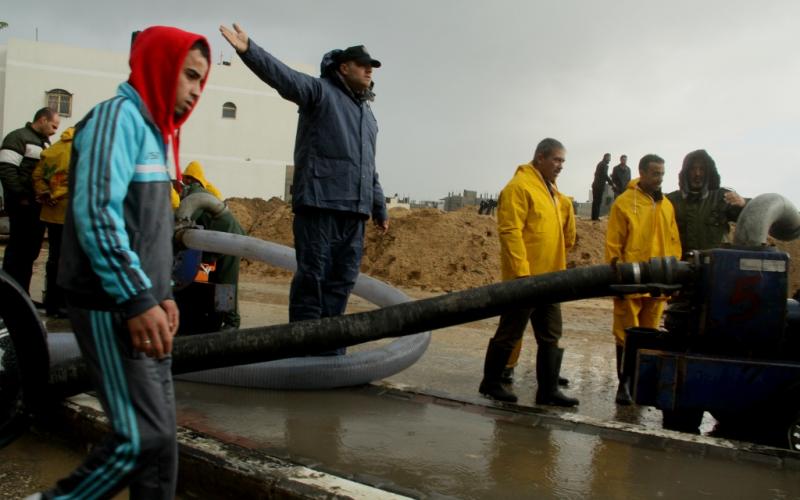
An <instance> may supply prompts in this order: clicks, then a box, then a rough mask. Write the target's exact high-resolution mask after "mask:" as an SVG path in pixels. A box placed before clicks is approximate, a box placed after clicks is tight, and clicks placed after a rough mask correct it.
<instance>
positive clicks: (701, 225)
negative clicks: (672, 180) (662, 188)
mask: <svg viewBox="0 0 800 500" xmlns="http://www.w3.org/2000/svg"><path fill="white" fill-rule="evenodd" d="M719 184H720V178H719V173H718V172H717V165H716V163H714V159H713V158H711V156H710V155H709V154H708V153H707V152H706V151H705V150H704V149H698V150H697V151H692V152H691V153H689V154H688V155H686V157H685V158H684V159H683V166H682V167H681V173H680V176H679V186H680V189H678V190H677V191H673V192H671V193H670V194H668V195H667V198H668V199H669V201H670V202H671V203H672V206H674V207H675V218H676V220H677V221H678V229H679V230H680V234H681V246H682V247H683V251H684V252H688V251H690V250H707V249H709V248H716V247H718V246H719V245H720V244H721V243H722V242H723V241H724V240H725V237H726V236H727V235H728V231H729V230H730V225H729V223H730V222H735V221H736V219H738V218H739V214H740V213H741V212H742V207H744V206H745V204H746V200H745V199H744V198H742V197H741V196H739V195H738V194H737V193H736V192H735V191H731V190H728V189H725V188H721V187H720V186H719Z"/></svg>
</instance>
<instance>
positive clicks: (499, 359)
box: [478, 340, 517, 403]
mask: <svg viewBox="0 0 800 500" xmlns="http://www.w3.org/2000/svg"><path fill="white" fill-rule="evenodd" d="M510 354H511V349H506V348H503V347H500V346H498V345H497V344H495V343H494V342H492V341H491V340H490V341H489V346H488V347H487V348H486V360H485V361H484V363H483V380H482V381H481V385H480V387H479V388H478V391H480V393H481V394H483V395H484V396H488V397H490V398H492V399H496V400H498V401H505V402H508V403H516V402H517V396H516V394H514V393H513V392H511V391H510V390H508V389H506V388H505V387H503V383H502V380H501V376H502V373H503V369H504V368H505V367H506V363H507V362H508V356H509V355H510Z"/></svg>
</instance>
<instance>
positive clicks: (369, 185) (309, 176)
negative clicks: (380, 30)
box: [220, 24, 389, 354]
mask: <svg viewBox="0 0 800 500" xmlns="http://www.w3.org/2000/svg"><path fill="white" fill-rule="evenodd" d="M220 32H221V33H222V36H223V37H224V38H225V39H226V40H227V41H228V43H230V44H231V46H233V48H234V49H236V52H237V53H238V54H239V57H241V58H242V61H244V63H245V64H246V65H247V67H248V68H250V69H251V70H252V71H253V73H255V74H256V76H258V77H259V78H261V79H262V80H263V81H264V82H266V83H267V85H269V86H270V87H272V88H274V89H275V90H277V91H278V93H279V94H280V95H281V97H283V98H284V99H287V100H289V101H292V102H294V103H295V104H297V105H298V106H299V108H300V110H299V114H300V116H299V119H298V122H297V138H296V140H295V149H294V162H295V169H294V178H293V179H292V210H293V211H294V225H293V228H292V229H293V232H294V244H295V252H296V255H297V271H296V272H295V275H294V278H293V279H292V286H291V291H290V293H289V321H300V320H306V319H317V318H325V317H330V316H338V315H340V314H343V313H344V311H345V308H346V307H347V299H348V297H349V296H350V291H351V290H352V289H353V286H354V285H355V281H356V278H357V277H358V270H359V267H360V265H361V255H362V252H363V243H364V227H365V221H366V220H367V219H369V218H370V217H372V220H373V222H374V223H375V225H376V227H377V228H378V230H379V231H381V232H386V231H387V230H388V229H389V218H388V214H387V211H386V199H385V198H384V196H383V190H382V189H381V185H380V182H379V181H378V173H377V172H376V171H375V140H376V136H377V134H378V123H377V121H376V120H375V116H374V115H373V114H372V109H371V108H370V104H369V103H370V102H371V101H372V100H374V98H375V94H373V93H372V87H373V85H374V84H373V82H372V70H373V68H379V67H380V66H381V63H380V62H379V61H376V60H375V59H373V58H372V57H371V56H370V55H369V52H367V50H366V48H364V46H363V45H357V46H354V47H349V48H347V49H345V50H339V49H336V50H332V51H330V52H328V53H327V54H325V55H324V56H323V57H322V62H321V64H320V73H321V74H320V78H314V77H312V76H309V75H307V74H305V73H301V72H299V71H295V70H293V69H291V68H289V67H288V66H286V65H285V64H284V63H282V62H281V61H279V60H278V59H276V58H275V57H274V56H272V55H271V54H269V53H268V52H266V51H265V50H264V49H262V48H261V47H259V46H258V45H257V44H256V43H255V42H253V41H252V40H250V39H249V38H248V36H247V33H245V32H244V30H242V29H241V28H240V27H239V25H237V24H234V25H233V30H231V29H229V28H228V27H226V26H220ZM342 353H344V349H340V350H339V351H336V352H335V353H324V354H342Z"/></svg>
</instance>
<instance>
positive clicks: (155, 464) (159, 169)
mask: <svg viewBox="0 0 800 500" xmlns="http://www.w3.org/2000/svg"><path fill="white" fill-rule="evenodd" d="M209 54H210V49H209V46H208V42H207V41H206V39H205V38H204V37H202V36H201V35H196V34H193V33H187V32H185V31H182V30H179V29H177V28H170V27H164V26H157V27H152V28H148V29H146V30H144V31H142V32H141V33H139V34H138V36H137V37H136V39H135V41H134V42H133V46H132V47H131V55H130V67H131V73H130V77H129V79H128V81H127V82H125V83H122V84H121V85H120V86H119V88H118V90H117V95H116V97H113V98H112V99H109V100H108V101H105V102H103V103H100V104H98V105H97V106H95V107H94V108H93V109H92V110H91V111H90V112H89V114H87V115H86V117H84V118H83V119H82V120H81V121H80V123H79V124H78V125H77V126H76V129H77V130H76V133H75V137H74V139H73V150H72V160H71V167H70V182H69V192H70V204H69V208H68V210H67V216H66V220H65V224H64V238H63V242H62V253H61V260H60V262H59V276H58V284H59V285H61V286H62V288H64V289H65V291H66V292H67V306H68V309H69V315H70V320H71V322H72V326H73V329H74V331H75V336H76V338H77V340H78V344H79V346H80V349H81V353H82V354H83V358H84V359H85V360H86V365H87V367H88V369H89V372H90V376H91V380H92V381H93V384H94V388H95V390H96V392H97V397H98V398H99V399H100V402H101V403H102V405H103V409H104V410H105V413H106V415H107V417H108V419H109V423H110V426H111V432H109V434H108V435H107V436H106V438H105V439H104V440H103V441H102V442H101V443H100V444H99V445H97V446H96V447H94V448H93V449H92V451H91V453H90V455H89V457H88V458H87V459H86V461H84V463H83V464H82V465H81V466H80V467H78V468H77V469H76V470H75V471H74V472H73V473H72V474H71V475H70V476H68V477H66V478H64V479H62V480H61V481H59V482H58V483H57V485H56V486H55V488H54V489H53V490H50V491H48V492H46V493H44V495H43V496H44V498H110V497H112V496H114V495H115V494H116V493H117V492H119V491H120V490H122V489H123V488H125V487H126V486H128V487H129V489H130V498H137V499H155V498H161V499H168V498H174V496H175V487H176V479H177V463H178V462H177V460H178V450H177V441H176V428H175V399H174V391H173V388H172V375H171V364H172V363H171V357H170V353H171V351H172V338H173V336H174V335H175V332H176V330H177V329H178V309H177V307H176V305H175V302H174V300H173V299H172V290H171V285H170V281H171V276H170V275H171V269H172V236H173V227H174V221H173V214H172V208H171V206H170V185H171V181H170V177H171V176H170V167H168V165H167V164H168V162H167V157H168V156H169V155H168V154H167V149H168V147H169V145H170V144H171V149H172V151H171V153H172V157H173V160H174V163H175V175H176V177H180V175H179V174H180V171H179V170H178V165H179V163H178V162H179V158H178V140H179V131H180V126H181V125H182V124H183V123H184V122H185V121H186V119H187V118H188V117H189V114H190V113H191V111H192V109H193V108H194V107H195V105H196V104H197V100H198V98H199V97H200V93H201V92H202V89H203V86H204V85H205V81H206V78H207V77H208V70H209Z"/></svg>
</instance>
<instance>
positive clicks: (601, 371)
mask: <svg viewBox="0 0 800 500" xmlns="http://www.w3.org/2000/svg"><path fill="white" fill-rule="evenodd" d="M404 291H405V292H406V293H407V294H408V295H410V296H411V297H413V298H415V299H420V298H426V297H430V296H432V295H433V294H430V293H426V292H421V291H418V290H404ZM287 297H288V284H287V283H280V282H263V283H243V284H242V286H241V300H242V304H241V309H242V321H243V326H256V325H264V324H275V323H283V322H286V321H288V312H287V309H286V307H287V304H288V299H287ZM265 303H268V304H269V305H265ZM371 308H373V306H372V304H370V303H369V302H367V301H365V300H363V299H361V298H359V297H353V299H352V300H351V302H350V307H349V309H348V312H358V311H364V310H369V309H371ZM611 312H612V302H611V299H606V298H602V299H590V300H583V301H577V302H570V303H565V304H563V305H562V313H563V318H564V336H563V338H562V341H561V345H562V347H564V349H565V353H564V361H563V364H562V375H563V376H565V377H567V378H568V379H569V380H570V386H569V388H567V389H565V390H564V392H566V393H568V394H570V395H572V396H574V397H577V398H578V399H579V400H580V402H581V404H580V406H579V407H577V408H576V409H573V410H562V411H568V412H576V413H580V414H582V415H586V416H590V417H592V418H596V419H600V420H608V421H621V422H626V423H635V424H641V425H645V426H647V427H652V428H659V427H660V424H661V414H660V412H659V411H657V410H654V409H652V408H639V407H620V406H617V405H616V404H614V395H615V394H616V389H617V378H616V373H615V369H616V368H615V366H616V365H615V364H616V361H615V353H614V341H613V338H612V335H611V321H612V320H611ZM497 322H498V319H497V318H489V319H486V320H482V321H476V322H472V323H467V324H464V325H459V326H455V327H450V328H445V329H442V330H438V331H436V332H434V333H433V335H432V338H431V343H430V346H429V347H428V350H427V351H426V353H425V354H424V356H423V357H422V358H421V359H420V360H419V361H418V362H417V363H416V364H414V365H413V366H411V367H410V368H408V369H407V370H405V371H403V372H401V373H399V374H397V375H394V376H392V377H389V378H388V379H386V380H384V381H383V382H382V383H385V384H389V385H391V386H393V387H398V388H409V389H414V390H417V391H420V392H432V393H437V394H438V393H445V394H447V395H449V396H451V397H454V398H456V399H464V400H468V401H474V400H476V399H477V400H480V399H482V398H481V396H480V395H479V394H478V385H479V384H480V380H481V377H482V374H483V356H484V354H485V349H486V345H487V343H488V341H489V339H490V338H491V337H492V335H494V332H495V329H496V328H497ZM362 348H368V346H364V347H362ZM356 349H358V347H357V348H356ZM535 361H536V341H535V340H534V338H533V333H532V331H531V330H530V328H529V329H528V331H527V332H526V334H525V339H524V341H523V349H522V355H521V356H520V361H519V365H518V367H517V369H516V370H515V381H514V385H513V388H514V391H515V392H516V394H517V395H518V396H519V398H520V400H519V403H520V404H521V405H526V406H532V405H533V404H534V396H535V393H536V371H535ZM712 426H713V419H711V418H710V417H707V418H706V420H705V421H704V424H703V427H702V428H703V429H704V430H706V431H708V430H711V427H712Z"/></svg>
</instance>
